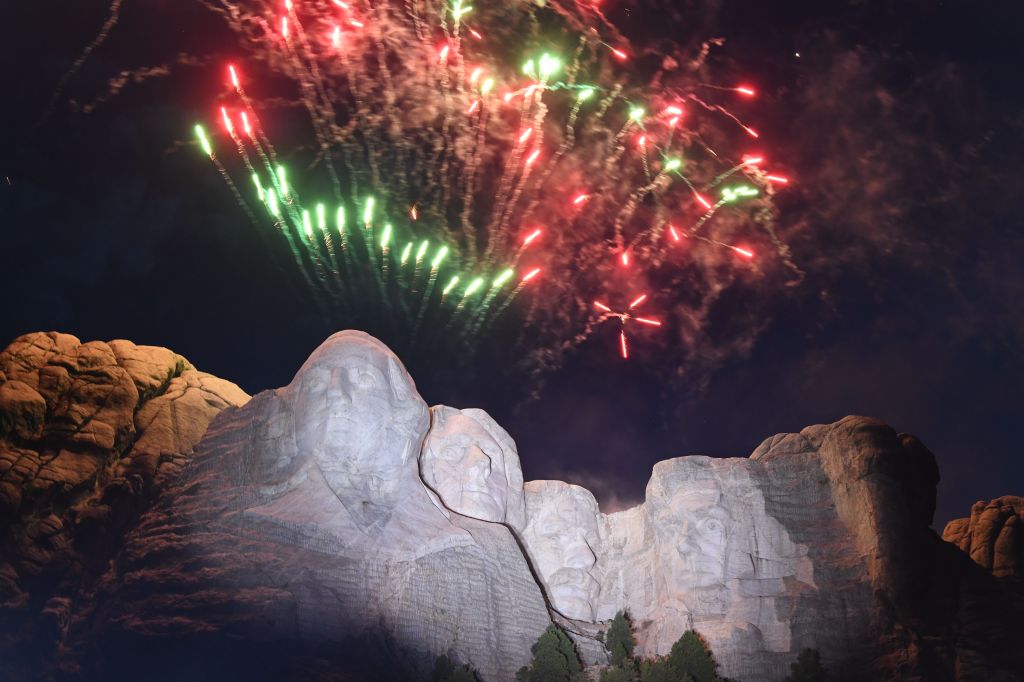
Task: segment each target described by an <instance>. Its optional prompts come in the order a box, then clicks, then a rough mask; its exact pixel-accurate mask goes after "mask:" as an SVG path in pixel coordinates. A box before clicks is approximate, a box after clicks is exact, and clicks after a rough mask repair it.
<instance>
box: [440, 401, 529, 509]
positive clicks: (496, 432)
mask: <svg viewBox="0 0 1024 682" xmlns="http://www.w3.org/2000/svg"><path fill="white" fill-rule="evenodd" d="M430 411H431V417H432V424H431V427H430V432H429V433H428V434H427V438H426V440H425V441H424V443H423V454H422V455H421V459H420V470H421V473H422V474H423V479H424V480H425V481H426V482H427V485H429V486H430V487H431V488H433V489H434V490H435V491H437V494H438V495H439V496H440V497H441V499H442V500H443V501H444V503H445V505H446V506H447V507H448V508H450V509H452V510H454V511H456V512H458V513H460V514H465V515H466V516H472V517H474V518H478V519H483V520H484V521H496V522H502V523H504V522H508V523H509V524H511V525H512V526H513V527H521V526H522V523H523V515H524V510H523V492H522V489H523V474H522V470H521V469H520V466H519V456H518V454H517V453H516V451H515V444H514V443H513V442H512V439H511V438H510V437H509V436H508V434H507V433H505V432H504V430H503V429H501V427H499V426H498V425H497V424H496V423H495V422H494V420H492V419H491V418H490V417H489V416H488V415H487V413H485V412H483V411H481V410H472V409H470V410H456V409H455V408H452V407H446V406H444V405H438V406H435V407H432V408H431V410H430Z"/></svg>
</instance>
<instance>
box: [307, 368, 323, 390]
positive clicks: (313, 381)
mask: <svg viewBox="0 0 1024 682" xmlns="http://www.w3.org/2000/svg"><path fill="white" fill-rule="evenodd" d="M325 388H327V377H326V376H325V375H324V373H323V372H314V373H312V374H310V375H309V376H308V377H307V378H306V390H308V391H312V392H318V391H322V390H324V389H325Z"/></svg>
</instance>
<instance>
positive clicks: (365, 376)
mask: <svg viewBox="0 0 1024 682" xmlns="http://www.w3.org/2000/svg"><path fill="white" fill-rule="evenodd" d="M352 383H353V384H355V385H356V386H357V387H359V388H362V389H370V388H375V387H376V386H377V377H375V376H374V375H373V372H371V371H369V370H365V369H356V370H354V371H353V376H352Z"/></svg>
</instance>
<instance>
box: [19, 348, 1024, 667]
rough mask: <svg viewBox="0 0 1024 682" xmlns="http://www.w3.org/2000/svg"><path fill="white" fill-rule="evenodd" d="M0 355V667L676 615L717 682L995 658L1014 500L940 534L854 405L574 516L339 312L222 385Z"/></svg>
mask: <svg viewBox="0 0 1024 682" xmlns="http://www.w3.org/2000/svg"><path fill="white" fill-rule="evenodd" d="M0 370H2V372H3V374H2V375H0V513H3V515H4V516H3V524H4V525H3V526H2V527H0V549H2V553H0V624H2V625H3V628H2V632H3V634H2V639H0V646H2V647H4V649H3V650H0V674H4V675H6V676H8V677H14V678H19V677H25V676H28V674H29V672H30V671H31V672H32V673H33V676H38V675H39V674H42V675H43V676H55V677H61V676H71V677H76V678H83V677H84V678H87V679H122V678H129V677H135V676H136V675H137V674H138V671H139V670H143V669H144V670H153V671H157V672H158V676H162V677H165V678H168V679H183V678H186V677H189V676H209V675H211V674H221V675H225V674H226V675H229V676H231V677H248V678H250V679H271V678H273V679H283V678H288V679H293V678H299V679H303V678H309V679H321V678H324V677H330V678H332V679H353V680H362V679H424V678H427V677H429V673H430V669H431V666H432V664H433V660H434V658H435V657H436V656H438V655H439V654H448V655H449V656H451V657H452V658H454V659H456V660H458V661H460V662H465V663H469V664H471V665H472V666H473V667H474V668H475V669H476V670H477V671H479V673H480V675H481V679H483V680H488V681H490V680H511V679H512V678H513V677H514V673H515V671H516V670H517V669H518V668H519V667H520V666H521V665H523V664H524V663H526V661H527V660H528V658H529V655H530V653H529V648H530V645H531V644H532V643H533V642H534V641H535V640H536V638H537V636H538V635H539V634H540V632H542V631H543V629H544V628H545V627H546V626H547V625H548V624H549V623H550V622H552V621H554V622H556V623H558V624H559V625H561V626H562V627H564V628H565V629H566V630H567V631H568V632H569V633H570V635H571V636H572V637H573V639H574V640H575V641H576V643H577V647H578V649H579V651H580V653H581V655H582V656H583V657H584V659H586V660H589V661H590V662H602V661H604V660H606V656H607V653H606V652H605V651H604V647H603V645H602V644H601V643H600V641H599V639H598V637H597V634H598V633H599V632H600V631H601V630H603V629H605V628H607V621H608V620H609V619H610V618H612V616H614V614H615V613H616V612H617V611H618V610H621V609H625V610H627V611H628V612H629V613H630V614H631V616H632V618H633V620H634V624H635V628H636V631H637V638H638V651H639V652H640V653H643V654H645V655H659V654H664V653H666V652H667V651H668V650H669V648H670V647H671V645H672V643H673V642H674V641H675V640H676V639H677V638H678V637H679V636H680V635H681V634H682V633H683V632H684V631H685V630H687V629H690V628H693V629H696V630H697V631H699V632H700V633H702V634H703V635H704V636H705V637H706V638H707V639H708V640H709V642H710V644H711V646H712V648H713V650H714V652H715V654H716V656H717V658H718V660H719V661H720V662H721V664H722V673H723V674H724V675H727V676H729V677H730V678H733V679H738V680H779V679H782V678H783V677H784V676H785V675H786V674H787V672H788V668H789V663H790V662H791V661H792V660H793V659H794V658H795V657H796V655H797V653H798V652H799V651H800V650H801V649H802V648H804V647H813V648H816V649H818V650H819V651H821V653H822V655H823V657H824V659H825V661H826V663H827V664H828V665H829V667H830V668H831V669H832V671H833V675H834V677H835V678H836V679H840V680H861V679H908V680H931V679H950V680H953V679H956V680H974V679H982V678H984V679H989V680H999V679H1016V678H1017V675H1018V674H1019V673H1020V671H1022V670H1024V661H1022V658H1021V651H1020V647H1019V646H1018V642H1019V640H1020V638H1021V636H1022V635H1024V632H1022V630H1021V624H1020V619H1019V615H1018V614H1019V613H1020V609H1021V607H1022V606H1024V603H1022V598H1021V595H1022V591H1021V589H1020V582H1019V580H1018V578H1019V577H1020V570H1021V569H1020V566H1021V564H1020V549H1021V541H1020V539H1019V537H1018V534H1019V532H1020V531H1019V526H1020V523H1021V518H1020V516H1021V509H1022V505H1021V504H1020V499H1021V498H1000V499H999V500H996V501H993V502H992V503H990V504H988V505H984V504H981V503H979V505H976V506H975V508H974V510H972V515H971V518H970V519H969V520H968V519H963V520H960V521H956V522H953V523H951V524H950V526H949V527H947V529H946V532H945V537H946V539H948V540H949V542H943V540H941V539H940V538H939V537H938V536H936V534H935V533H934V532H933V531H932V530H931V529H930V528H929V526H930V524H931V520H932V514H933V511H934V507H935V487H936V483H937V482H938V471H937V468H936V466H935V462H934V458H933V457H932V455H931V453H929V452H928V450H927V449H925V448H924V446H923V445H921V443H920V442H918V441H917V439H915V438H914V437H913V436H909V435H902V434H897V433H896V432H895V431H893V430H892V429H891V428H890V427H888V426H886V425H884V424H881V423H879V422H876V421H873V420H870V419H865V418H860V417H847V418H846V419H843V420H841V421H839V422H836V423H835V424H830V425H819V426H812V427H808V428H806V429H804V430H803V431H801V432H800V433H796V434H781V435H778V436H774V437H772V438H769V439H768V440H766V441H765V442H764V443H763V444H762V445H761V446H760V447H758V448H757V450H755V452H754V453H753V454H752V455H751V457H749V458H733V459H712V458H708V457H699V456H691V457H679V458H675V459H670V460H665V461H663V462H659V463H658V464H657V465H656V466H655V467H654V471H653V473H652V476H651V480H650V483H649V484H648V487H647V494H646V499H645V501H644V503H643V504H641V505H638V506H637V507H634V508H632V509H628V510H625V511H622V512H617V513H613V514H602V513H601V512H600V510H599V508H598V505H597V502H596V501H595V500H594V497H593V495H592V494H590V492H589V491H587V490H585V489H583V488H580V487H579V486H574V485H570V484H567V483H563V482H561V481H530V482H527V483H525V484H524V483H523V475H522V470H521V468H520V464H519V457H518V453H517V451H516V447H515V443H514V441H513V440H512V438H511V437H510V436H509V434H508V433H506V432H505V431H504V430H503V429H502V428H501V427H500V426H499V425H498V424H497V423H495V422H494V420H493V419H491V418H490V417H489V416H488V415H487V414H486V413H484V412H482V411H480V410H474V409H466V410H457V409H455V408H450V407H446V406H436V407H433V408H430V409H429V410H428V409H427V406H426V404H425V403H424V402H423V400H422V399H421V398H420V396H419V394H418V393H417V392H416V388H415V385H414V384H413V382H412V379H411V378H410V377H409V375H408V373H407V372H406V371H405V369H404V368H403V367H402V365H401V363H400V361H399V360H398V358H396V357H395V356H394V355H393V354H392V353H391V351H390V350H388V349H387V348H386V347H385V346H383V344H381V343H380V342H379V341H377V340H375V339H373V338H371V337H369V336H367V335H365V334H362V333H361V332H341V333H339V334H335V335H334V336H332V337H331V338H330V339H328V340H327V341H325V342H324V344H322V345H321V346H320V347H319V348H318V349H317V350H316V351H315V352H314V353H313V354H312V355H311V356H310V358H309V359H308V360H307V361H306V363H305V364H304V365H303V366H302V368H301V369H300V370H299V372H298V373H297V374H296V376H295V378H294V379H293V381H292V382H291V383H290V384H289V385H288V386H286V387H283V388H281V389H277V390H274V391H265V392H263V393H260V394H259V395H257V396H256V397H254V398H253V399H252V400H251V401H248V397H247V396H245V394H244V393H242V392H241V391H239V390H238V389H237V387H234V386H233V385H231V384H228V383H227V382H223V381H220V380H217V379H215V378H213V377H210V376H208V375H202V374H200V373H198V372H196V371H195V370H194V369H192V368H191V366H190V365H188V363H187V362H186V361H185V360H184V359H183V358H180V356H176V355H174V354H173V353H171V352H170V351H166V350H164V349H155V348H146V347H136V346H134V345H132V344H130V343H128V342H123V341H118V342H111V343H109V344H102V343H91V344H81V343H79V342H78V341H77V339H74V338H73V337H68V336H65V335H59V334H35V335H29V336H27V337H22V338H21V339H18V340H17V341H15V343H14V344H12V345H11V346H10V347H9V348H8V349H7V350H6V351H4V352H3V353H2V354H0ZM204 433H205V435H204ZM951 543H952V544H951ZM40 671H44V672H42V673H40Z"/></svg>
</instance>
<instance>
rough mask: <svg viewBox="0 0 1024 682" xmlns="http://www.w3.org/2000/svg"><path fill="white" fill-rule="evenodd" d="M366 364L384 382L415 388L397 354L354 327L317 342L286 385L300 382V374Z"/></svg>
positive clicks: (301, 376) (301, 378)
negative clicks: (317, 344) (379, 375)
mask: <svg viewBox="0 0 1024 682" xmlns="http://www.w3.org/2000/svg"><path fill="white" fill-rule="evenodd" d="M367 366H369V367H373V368H375V369H377V370H378V371H379V372H381V374H382V375H383V378H384V379H385V380H386V381H387V382H389V383H391V384H395V383H402V384H405V388H408V389H409V390H410V391H411V392H412V391H415V384H414V382H413V380H412V377H411V376H409V374H408V372H406V371H405V367H404V366H403V365H402V362H401V360H399V359H398V356H396V355H395V354H394V353H393V352H392V351H391V349H390V348H388V347H387V346H385V345H384V344H383V343H381V342H380V341H378V340H377V339H375V338H373V337H372V336H370V335H369V334H366V333H364V332H360V331H355V330H346V331H342V332H338V333H336V334H333V335H332V336H330V337H329V338H328V339H327V340H326V341H324V342H323V343H322V344H320V345H319V346H318V347H317V349H316V350H314V351H313V352H312V353H311V354H310V356H309V357H308V358H307V359H306V361H305V362H304V363H303V364H302V367H301V368H299V371H298V372H297V373H296V374H295V378H294V379H292V382H291V384H289V388H295V387H297V386H299V385H301V383H302V380H303V378H305V377H306V376H308V375H313V374H318V373H320V372H323V371H331V370H334V369H350V368H353V367H367Z"/></svg>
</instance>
